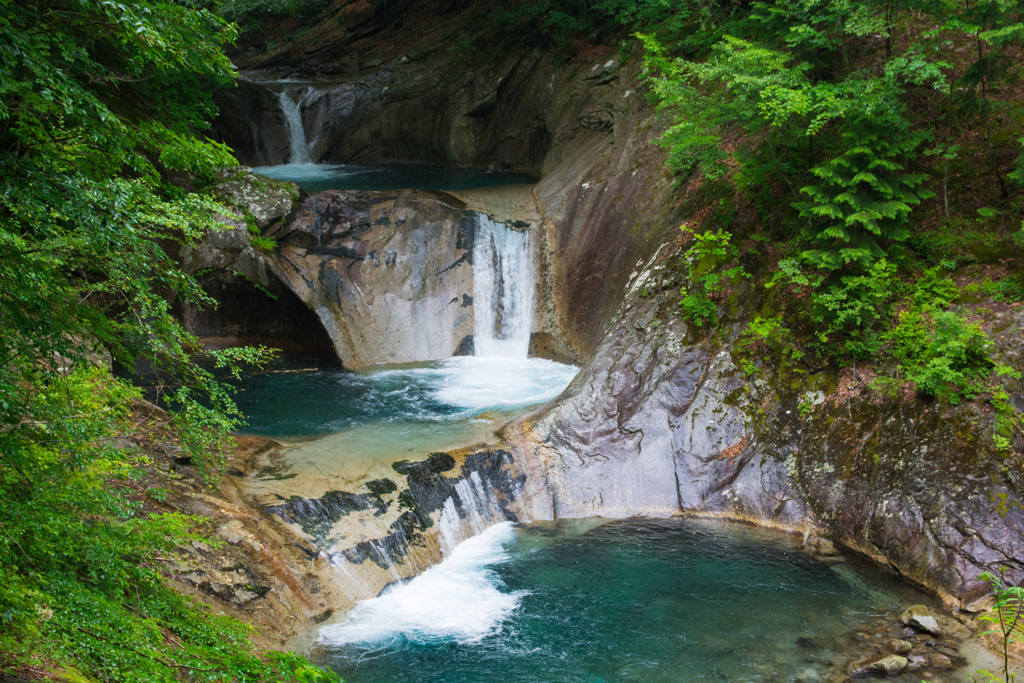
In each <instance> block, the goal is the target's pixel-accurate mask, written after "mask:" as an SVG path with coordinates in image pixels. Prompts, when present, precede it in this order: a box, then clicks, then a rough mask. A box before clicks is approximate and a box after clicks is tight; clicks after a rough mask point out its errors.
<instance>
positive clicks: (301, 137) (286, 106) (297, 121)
mask: <svg viewBox="0 0 1024 683" xmlns="http://www.w3.org/2000/svg"><path fill="white" fill-rule="evenodd" d="M278 101H279V102H280V103H281V113H283V114H284V123H285V126H286V127H287V128H288V138H289V141H290V142H291V156H290V157H289V159H288V163H289V164H309V163H312V159H310V156H309V145H308V144H307V143H306V129H305V127H304V126H303V125H302V109H301V108H300V107H299V104H298V102H296V101H295V100H293V99H292V96H291V93H289V92H288V90H287V88H286V89H284V90H282V91H281V95H280V96H279V97H278Z"/></svg>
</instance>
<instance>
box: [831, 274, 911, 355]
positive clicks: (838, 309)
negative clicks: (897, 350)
mask: <svg viewBox="0 0 1024 683" xmlns="http://www.w3.org/2000/svg"><path fill="white" fill-rule="evenodd" d="M895 292H896V268H895V266H893V265H892V264H891V263H889V262H888V261H886V260H885V259H882V260H880V261H878V262H876V263H875V264H873V265H872V266H871V267H870V268H869V269H868V271H867V273H865V274H864V275H849V276H845V277H842V278H840V280H839V282H838V283H837V284H834V285H832V286H830V287H828V288H827V289H825V290H824V291H820V290H819V291H816V292H815V293H814V295H813V298H812V307H811V317H812V319H813V320H814V321H815V323H817V324H818V325H819V331H818V333H817V336H818V339H817V343H818V346H819V347H820V348H821V349H822V350H823V351H824V352H825V353H826V354H829V355H832V356H833V357H836V358H841V357H842V356H843V355H845V354H848V355H849V356H850V357H851V358H853V359H854V360H860V359H864V358H869V357H871V356H872V355H874V354H876V353H878V351H879V350H880V349H881V346H882V342H881V340H880V339H879V327H880V323H881V322H882V321H884V320H885V318H886V317H887V316H888V315H889V311H890V310H891V308H892V302H893V299H894V294H895Z"/></svg>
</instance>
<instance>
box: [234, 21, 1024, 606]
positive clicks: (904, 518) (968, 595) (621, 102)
mask: <svg viewBox="0 0 1024 683" xmlns="http://www.w3.org/2000/svg"><path fill="white" fill-rule="evenodd" d="M371 33H372V32H371ZM368 35H369V34H368ZM364 37H365V36H364ZM425 40H426V39H425ZM430 40H434V41H435V42H430ZM436 40H437V39H436V38H432V39H429V40H427V42H426V43H424V44H423V45H422V47H423V49H418V48H417V49H413V48H409V49H408V50H392V51H391V52H392V54H390V56H387V54H388V51H387V50H386V49H384V48H380V49H379V50H378V51H377V52H373V51H372V50H371V51H369V52H366V51H364V52H362V53H359V55H357V57H348V56H346V55H347V54H349V53H347V52H346V50H348V49H349V48H346V47H345V46H344V45H341V46H336V47H335V48H332V49H334V50H335V53H330V51H329V50H328V48H326V47H324V48H322V49H321V51H320V52H319V53H317V54H316V59H317V60H319V61H318V62H317V63H318V64H319V65H320V66H319V67H318V68H320V70H321V71H322V72H324V73H328V72H329V73H330V75H329V77H324V79H325V80H323V81H322V82H318V83H316V84H310V85H303V86H301V92H299V91H297V92H296V96H297V97H301V102H302V110H303V115H304V117H305V121H306V130H307V133H308V135H307V138H308V140H309V142H310V144H311V147H312V150H313V157H314V158H315V159H318V160H320V161H325V162H332V163H369V162H374V163H376V162H383V161H418V162H430V163H449V164H475V165H483V166H491V167H501V168H512V169H517V170H524V171H530V172H533V173H536V174H538V175H540V176H541V180H540V182H539V183H538V184H537V185H536V186H535V187H534V188H533V189H532V191H531V193H532V196H531V197H530V199H531V200H532V204H531V201H525V200H524V199H523V197H522V195H521V194H519V195H516V196H517V199H515V201H512V200H510V199H508V198H505V199H496V198H495V195H493V194H492V195H487V193H479V192H478V193H453V194H437V193H412V192H400V193H399V192H396V193H321V194H318V195H314V196H310V197H306V198H304V199H303V200H302V201H301V204H296V205H295V206H294V207H293V211H294V214H293V215H292V217H291V218H287V219H284V220H282V221H281V223H280V224H278V225H277V226H276V227H273V228H269V227H268V228H266V229H265V234H267V235H270V236H273V237H275V238H278V239H279V240H280V246H279V248H278V250H277V251H276V252H275V253H274V254H272V255H264V256H263V257H261V258H263V260H264V262H265V264H266V270H267V272H269V273H271V274H273V275H275V276H276V281H277V285H275V286H281V287H284V288H285V289H287V290H288V291H289V292H290V293H292V294H293V295H294V296H295V297H296V299H294V300H301V301H302V302H304V305H305V306H307V307H308V308H309V310H310V311H313V312H314V313H315V315H316V317H317V319H318V320H319V321H321V323H322V326H323V329H325V330H326V331H327V333H328V334H329V336H330V338H331V340H332V344H333V347H334V349H335V350H336V352H337V354H338V355H339V356H340V357H341V359H342V360H343V362H346V363H353V364H357V365H358V364H364V363H373V362H381V361H398V360H424V359H428V358H442V357H446V356H447V355H450V354H451V353H453V352H454V351H455V349H456V347H458V346H459V344H460V341H461V340H462V339H463V338H464V337H465V336H466V335H471V334H472V329H471V321H472V315H469V316H468V317H467V318H465V319H463V318H462V316H464V315H466V314H467V313H468V312H469V311H470V308H469V307H467V306H464V305H463V302H465V301H467V300H468V299H471V298H472V291H471V279H472V278H471V268H470V264H469V263H468V259H465V257H466V256H467V254H468V253H469V252H468V250H467V246H466V244H467V241H466V240H467V236H468V232H467V230H466V228H465V223H464V221H465V218H466V216H467V215H469V214H470V213H472V212H473V211H482V212H484V213H489V214H492V215H498V216H499V217H500V218H501V219H502V220H506V219H509V220H513V219H516V216H522V215H526V214H528V217H527V218H526V219H525V220H527V222H529V223H530V224H531V225H532V227H531V229H532V230H535V231H536V232H535V234H536V235H537V236H538V242H539V244H540V249H539V250H538V272H539V274H540V277H539V282H538V297H537V301H538V311H537V314H536V319H535V322H534V330H535V332H536V333H537V335H536V336H537V340H536V341H537V346H538V347H539V346H543V345H547V346H548V347H551V348H555V347H557V350H558V354H559V357H567V358H573V359H575V360H576V362H577V363H579V364H581V365H582V366H583V370H582V371H581V373H580V375H579V376H578V377H577V378H576V380H575V381H574V382H573V383H572V385H571V386H570V387H569V388H568V389H567V390H566V392H565V393H564V394H563V395H562V396H561V397H560V398H559V399H557V400H556V401H555V402H553V403H552V404H550V405H549V406H547V407H545V408H544V409H542V410H540V411H539V412H538V413H536V414H534V415H531V416H529V417H528V418H526V419H523V420H520V421H518V422H517V423H514V424H512V425H510V426H508V427H507V428H506V429H505V430H504V431H503V432H502V436H503V438H504V439H505V442H506V443H505V445H504V446H503V448H505V449H506V451H507V453H508V454H509V456H510V458H508V459H506V461H505V463H504V467H506V468H508V469H509V471H511V472H513V474H515V476H516V477H519V476H522V477H523V484H522V489H521V490H519V489H517V493H515V494H514V495H512V494H509V493H508V492H502V495H503V496H505V495H512V497H513V498H514V499H515V500H514V501H512V502H510V503H509V504H508V505H507V506H506V507H507V509H508V510H509V511H511V512H512V513H514V514H515V515H517V516H518V518H520V519H527V518H534V519H550V518H553V517H558V516H562V517H582V516H588V515H604V516H609V517H625V516H630V515H651V516H667V515H672V514H680V513H682V514H704V515H715V516H722V517H727V518H734V519H740V520H746V521H751V522H755V523H758V524H765V525H769V526H777V527H779V528H783V529H789V530H793V531H800V532H803V533H804V534H806V535H807V536H808V537H809V538H813V537H814V536H816V535H820V536H825V537H828V538H831V539H832V540H833V541H835V542H837V543H840V544H843V545H846V546H848V547H850V548H853V549H855V550H857V551H860V552H863V553H865V554H867V555H869V556H871V557H873V558H874V559H876V560H877V561H879V562H880V563H883V564H887V565H889V566H891V567H893V568H894V569H896V570H898V571H899V572H901V573H902V574H904V575H905V576H906V577H907V578H908V579H910V580H911V581H913V582H915V583H918V584H920V585H922V586H925V587H927V588H928V589H929V590H931V591H933V592H935V593H937V594H939V595H941V596H943V597H944V598H945V599H946V601H947V603H948V604H950V605H951V606H962V607H969V606H970V605H971V604H972V603H974V601H975V600H977V599H978V598H980V597H981V596H982V594H983V593H984V590H985V586H984V585H983V584H980V583H979V582H978V581H977V580H976V577H977V574H978V573H980V572H981V571H984V570H995V569H997V568H998V567H1000V566H1002V567H1006V568H1007V570H1008V571H1007V578H1008V579H1009V580H1010V581H1011V582H1014V583H1017V582H1018V581H1020V580H1021V579H1024V565H1022V563H1021V560H1020V558H1021V557H1024V553H1022V552H1021V550H1022V548H1021V543H1022V541H1024V538H1022V536H1021V529H1022V528H1024V527H1022V521H1024V519H1022V515H1021V507H1020V506H1019V505H1017V504H1016V503H1015V502H1014V501H1016V500H1018V499H1019V497H1020V486H1021V483H1022V482H1020V480H1019V474H1018V473H1019V472H1020V469H1021V468H1020V462H1019V461H1018V456H1010V457H1008V458H1004V457H1001V456H1000V455H999V454H997V453H995V452H994V451H993V450H992V447H991V443H990V439H987V438H986V436H985V435H986V430H990V429H991V428H992V427H991V416H990V415H989V413H988V411H987V408H986V407H985V405H984V404H976V403H975V404H971V403H969V404H965V405H962V406H959V407H955V408H954V407H944V406H938V405H934V404H929V403H926V402H924V401H921V400H919V399H918V398H917V397H915V396H913V395H906V394H900V395H895V396H890V395H884V394H881V393H879V392H877V391H874V390H872V389H870V388H869V387H868V385H867V382H868V380H869V379H870V376H871V371H870V368H864V367H861V368H859V369H858V370H856V371H854V370H853V369H847V370H844V371H843V372H839V371H837V370H834V369H827V368H826V369H815V371H814V372H809V371H808V370H807V369H803V370H802V371H800V372H797V371H794V370H793V369H792V368H787V367H783V366H781V365H779V364H777V363H773V362H772V361H771V360H770V359H763V360H758V361H757V362H755V363H754V367H755V368H756V371H755V372H753V373H752V374H748V372H746V371H743V370H741V369H740V367H741V363H740V361H741V360H743V359H746V360H750V358H749V352H748V351H747V350H744V349H742V348H741V347H739V346H738V345H737V343H736V342H737V339H738V337H739V334H740V333H741V332H742V330H743V329H744V328H745V326H746V324H747V322H748V321H749V320H750V319H751V318H752V317H753V316H754V315H755V314H756V312H757V311H758V310H759V307H760V305H761V303H762V301H763V297H764V293H763V288H761V287H760V285H759V284H757V283H758V282H759V280H758V277H757V276H756V268H755V267H753V266H752V267H751V269H752V270H754V271H755V278H754V279H753V280H751V281H749V282H748V283H747V284H744V285H742V286H740V287H739V288H738V290H737V292H736V294H735V296H734V297H733V299H731V300H730V301H729V302H727V304H723V306H722V307H721V308H720V311H719V313H720V316H721V319H722V323H721V324H720V326H719V328H718V333H717V334H716V335H714V336H713V337H711V338H710V339H712V340H711V341H709V340H708V338H705V337H704V335H703V332H702V331H700V330H694V329H690V328H689V327H688V326H687V324H686V323H685V322H684V320H683V319H682V318H681V317H680V315H679V314H678V308H677V305H676V304H677V300H678V298H679V296H678V291H679V287H680V285H681V283H682V282H683V280H684V278H685V273H686V267H685V263H684V260H683V254H682V247H681V245H680V242H679V240H678V235H679V233H678V231H677V228H678V226H679V225H680V224H681V223H682V222H684V221H688V222H691V224H692V223H693V222H696V223H698V224H699V223H700V221H701V218H702V217H703V216H706V215H707V213H708V206H709V203H710V202H711V201H712V200H711V199H710V195H709V194H708V193H707V188H700V187H699V186H697V185H696V184H694V183H691V185H689V186H687V187H686V188H682V189H677V188H674V187H673V186H672V184H671V181H670V179H669V178H668V177H667V176H666V174H665V171H664V170H663V169H664V155H663V153H662V152H661V151H660V150H659V149H658V148H657V147H655V146H652V145H651V144H650V143H651V141H652V140H653V139H654V138H656V137H657V135H658V134H659V133H660V128H659V126H658V123H657V118H656V116H655V114H654V112H652V111H651V109H650V107H649V106H648V105H647V103H646V100H645V97H644V92H645V91H644V88H643V86H642V84H640V83H639V80H638V71H639V67H638V65H637V63H636V55H634V56H633V57H632V58H631V59H627V60H626V61H625V62H623V61H622V57H621V56H620V55H619V54H618V53H616V52H612V51H611V50H610V49H609V48H604V47H601V46H594V49H593V51H592V52H594V54H592V55H590V56H589V57H587V58H586V59H583V58H579V59H576V60H572V61H570V62H569V63H567V64H558V63H556V62H555V60H554V59H553V58H552V57H551V56H550V55H540V54H534V53H531V54H512V55H499V56H495V57H491V58H485V57H479V56H478V57H476V58H474V60H473V61H472V63H468V64H467V63H465V62H460V61H459V60H458V59H456V58H454V57H453V56H452V55H453V53H451V52H448V51H446V50H442V49H440V48H439V47H438V44H437V42H436ZM352 49H353V50H354V49H355V48H352ZM286 57H287V55H286V56H284V57H278V58H275V59H276V62H275V61H274V60H270V61H269V62H265V63H264V66H267V67H271V66H277V67H282V68H283V67H285V66H288V68H295V67H296V63H295V59H294V58H293V57H287V58H286ZM248 59H249V60H250V61H249V64H250V65H255V64H257V62H258V60H256V59H255V58H254V57H250V58H248ZM289 60H291V61H289ZM332 65H334V66H332ZM328 67H330V68H328ZM286 71H287V69H285V71H282V72H281V73H285V72H286ZM230 97H231V98H235V99H237V102H234V101H229V100H225V106H224V107H223V109H222V120H221V122H220V124H219V128H218V130H219V131H221V133H222V135H223V137H224V139H226V140H227V141H228V142H229V143H231V144H233V145H235V146H236V149H238V150H239V151H240V152H241V154H242V156H243V159H244V160H246V161H253V162H256V163H268V162H281V161H283V160H284V156H283V150H284V148H285V145H284V144H283V143H282V142H280V141H281V140H284V139H285V138H284V137H282V135H283V133H282V132H281V131H282V130H283V122H279V123H275V122H274V121H275V116H277V117H278V118H280V115H279V114H275V113H274V112H275V107H276V104H275V99H274V95H273V93H272V92H270V91H269V90H267V89H266V88H263V87H262V86H259V85H256V84H250V85H245V86H243V88H241V89H239V90H238V91H236V92H234V93H232V94H231V95H230ZM247 112H248V113H247ZM253 130H256V131H257V134H255V136H251V140H249V138H246V135H248V133H246V131H250V132H251V131H253ZM247 140H249V141H248V142H247ZM275 140H277V142H275ZM514 207H518V208H514ZM392 254H393V255H394V258H393V259H391V255H392ZM755 265H756V264H755ZM382 312H383V314H382ZM385 314H386V315H385ZM1006 322H1008V323H1009V327H1007V330H1008V332H1007V336H1008V337H1010V338H1011V339H1012V338H1015V336H1019V328H1020V325H1021V321H1020V320H1018V319H1017V318H1013V319H1012V320H1009V319H1008V320H1007V321H1006ZM1000 353H1002V354H1003V355H1004V362H1010V364H1017V365H1019V355H1018V351H1017V350H1016V349H1014V348H1012V345H1011V344H1010V343H1009V342H1007V343H1006V345H1005V348H1003V349H1002V350H1001V351H1000ZM744 367H748V368H749V367H750V366H749V365H746V366H744ZM510 476H511V475H510ZM357 493H358V492H357ZM396 552H398V553H399V555H400V554H401V552H402V551H401V550H400V549H396Z"/></svg>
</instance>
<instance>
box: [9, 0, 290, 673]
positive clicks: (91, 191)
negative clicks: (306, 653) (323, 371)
mask: <svg viewBox="0 0 1024 683" xmlns="http://www.w3.org/2000/svg"><path fill="white" fill-rule="evenodd" d="M234 37H235V30H234V28H233V27H232V26H230V25H228V24H226V23H225V22H224V21H223V20H221V19H219V18H217V17H216V16H214V15H213V14H211V13H210V12H208V11H206V10H201V9H193V8H190V7H188V6H186V5H185V4H182V3H177V2H168V1H163V0H151V1H148V2H134V3H125V4H122V3H116V2H105V1H101V0H74V1H72V0H45V1H44V0H24V1H21V2H4V3H0V55H2V59H0V166H2V168H3V169H4V172H3V174H0V508H2V509H3V510H4V517H3V519H2V520H0V622H2V623H3V628H2V629H0V651H3V652H5V653H6V654H10V655H13V656H14V661H16V662H21V663H24V662H30V661H33V658H42V659H43V660H45V661H46V662H47V663H55V664H57V665H73V666H74V667H75V668H76V669H78V670H80V671H81V672H82V673H83V674H84V675H86V676H89V677H91V678H92V679H99V680H104V681H180V680H204V681H229V680H239V681H240V680H247V681H257V680H262V681H279V680H290V679H291V678H293V677H294V676H293V674H294V672H295V671H297V670H299V669H301V668H302V667H304V666H307V665H306V664H305V662H304V660H301V658H271V659H269V660H267V661H263V660H261V659H260V657H258V656H257V653H256V652H254V651H253V650H252V648H251V646H250V645H249V643H248V640H247V635H246V629H245V627H243V626H242V625H241V624H239V623H237V622H234V621H231V620H227V619H223V618H219V617H214V616H212V615H210V614H209V613H208V612H207V611H206V610H205V609H203V608H200V607H198V606H197V605H195V604H194V603H192V602H191V601H190V600H188V599H186V598H184V597H183V596H180V595H178V594H176V593H174V592H173V591H171V590H170V589H169V588H168V587H167V586H166V585H164V583H163V581H162V579H161V578H160V574H159V572H158V571H157V570H156V569H155V568H153V566H152V560H151V558H152V556H153V554H154V553H158V552H170V551H171V549H172V548H173V547H174V546H175V545H177V544H180V543H184V542H188V541H189V540H191V539H192V538H195V537H196V536H195V534H194V532H193V531H192V528H193V527H194V525H195V523H196V521H197V520H195V519H192V518H189V517H184V516H181V515H175V514H152V515H147V514H143V512H142V509H141V507H140V504H139V503H138V502H134V501H133V499H132V498H131V497H129V496H128V495H127V494H124V493H122V492H121V486H122V485H123V484H124V483H125V482H126V481H127V480H129V479H130V478H131V477H132V476H133V475H134V473H135V471H136V470H137V469H138V468H139V467H140V466H141V465H143V464H144V463H143V459H142V457H141V456H140V455H139V454H138V453H137V452H135V451H134V450H132V449H125V448H123V447H119V446H118V444H121V443H124V441H123V439H121V438H120V437H122V436H124V435H125V434H126V433H128V432H130V430H131V429H132V428H133V426H132V422H131V420H130V419H129V407H130V405H131V403H132V402H133V401H136V400H137V399H138V394H137V392H136V391H135V390H134V389H132V388H131V387H129V386H127V385H126V384H124V383H122V382H121V381H119V380H116V379H114V378H113V377H112V376H111V375H110V373H109V371H108V370H106V369H102V367H100V366H102V365H103V361H101V360H100V359H101V358H102V357H103V356H104V355H106V354H108V353H109V355H110V357H112V358H113V359H114V360H115V361H117V362H119V363H121V364H122V365H124V366H126V367H132V366H133V364H134V362H135V361H136V359H138V358H140V357H145V358H148V359H150V361H151V362H152V363H154V364H155V365H156V366H157V367H159V368H162V369H165V370H167V371H170V372H172V373H174V374H175V376H177V377H179V378H181V386H180V387H179V388H178V389H177V390H176V391H175V392H174V393H173V394H172V395H171V396H170V397H168V400H167V404H168V405H169V406H170V407H171V408H172V409H173V413H172V415H171V421H170V423H169V424H168V425H167V427H166V428H167V429H169V430H173V435H174V437H173V438H174V440H175V441H176V443H175V446H176V447H178V448H181V449H182V450H183V452H185V453H188V454H189V455H191V456H192V458H193V462H194V463H196V464H198V465H199V467H200V468H201V470H202V471H203V472H205V474H206V475H207V476H208V477H210V478H211V480H212V478H213V477H214V476H216V475H217V473H218V470H219V468H220V467H221V466H222V463H223V458H224V454H225V450H224V446H225V445H226V441H225V439H226V435H227V433H228V431H229V430H230V429H232V428H233V426H234V425H235V424H236V423H235V417H236V416H235V413H236V411H235V409H234V404H233V403H232V401H231V397H230V395H229V394H228V393H227V391H226V389H225V387H224V386H222V385H220V384H219V383H217V382H216V381H215V380H214V372H215V371H218V369H219V372H221V373H224V372H236V373H237V372H238V369H239V367H240V366H241V365H242V364H244V363H249V362H254V361H255V362H259V361H260V360H261V359H262V358H264V357H265V353H264V352H263V351H261V350H259V349H234V350H229V351H222V352H217V353H214V354H212V358H213V361H214V362H213V365H214V366H215V369H214V370H213V371H208V370H204V369H203V368H200V367H198V366H197V365H196V364H195V363H194V362H193V361H192V359H191V357H190V354H191V353H193V352H194V351H195V350H196V349H197V348H198V347H199V345H198V343H197V340H196V339H195V338H194V337H192V336H191V335H190V334H188V333H186V332H185V331H184V330H183V329H182V328H181V326H180V325H179V324H178V323H177V322H176V321H175V319H174V318H173V317H172V315H171V312H170V309H169V305H168V303H167V302H168V301H169V300H172V298H173V297H178V298H179V299H181V300H184V301H188V302H196V303H199V304H206V305H210V304H212V302H211V301H210V300H209V298H208V297H207V296H206V295H205V293H204V292H203V291H202V290H201V289H200V288H199V286H198V285H197V284H196V282H195V280H194V279H193V278H190V277H188V276H187V275H185V274H184V273H183V272H181V270H180V269H179V268H178V267H177V265H176V264H175V262H174V261H173V260H172V259H171V257H170V256H169V255H168V253H167V252H166V251H165V250H164V245H177V246H180V245H194V244H195V243H196V242H197V241H198V240H199V239H201V238H202V236H203V235H205V234H206V232H207V231H209V230H211V229H218V228H219V225H218V223H217V220H216V216H217V215H219V214H220V213H222V212H223V207H222V206H221V205H219V204H217V203H216V202H214V201H213V200H212V199H210V198H208V197H205V196H203V195H199V194H187V193H184V192H182V191H181V190H180V189H178V188H174V187H171V186H169V185H167V184H165V183H164V181H163V180H162V173H164V172H165V171H168V170H169V171H175V172H184V173H187V174H190V175H191V176H192V178H193V180H194V181H195V182H196V183H199V184H202V183H204V182H207V181H210V180H212V179H213V177H214V173H215V171H216V170H217V169H219V168H221V167H223V166H226V165H233V164H234V163H235V162H234V159H233V158H232V157H231V155H230V153H229V150H227V149H226V148H225V147H223V146H222V145H219V144H216V143H213V142H210V141H207V140H204V139H202V138H201V137H198V133H197V131H201V130H203V129H204V128H205V127H206V126H207V121H208V120H209V118H210V117H211V116H212V115H213V114H214V113H215V108H214V106H213V101H212V98H211V93H212V91H213V89H214V86H225V85H229V84H231V83H232V82H233V78H234V74H233V68H232V66H231V64H230V62H229V61H228V59H227V57H226V56H225V55H224V53H223V51H222V47H223V45H224V44H225V43H228V42H231V41H232V40H233V39H234ZM151 494H152V497H153V498H155V499H159V498H160V497H161V495H162V493H161V492H159V490H158V489H151ZM8 661H10V657H7V656H5V663H6V662H8ZM36 661H38V659H37V660H36Z"/></svg>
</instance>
